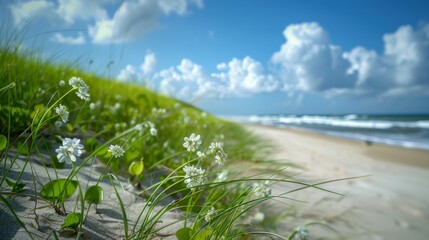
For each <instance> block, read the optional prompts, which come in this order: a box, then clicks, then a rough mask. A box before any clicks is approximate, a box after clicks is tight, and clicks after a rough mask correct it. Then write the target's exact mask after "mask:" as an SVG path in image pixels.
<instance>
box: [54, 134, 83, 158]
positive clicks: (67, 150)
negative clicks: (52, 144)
mask: <svg viewBox="0 0 429 240" xmlns="http://www.w3.org/2000/svg"><path fill="white" fill-rule="evenodd" d="M79 142H80V140H79V139H77V138H73V139H70V138H65V139H64V140H63V145H62V146H59V147H58V148H57V149H56V150H55V152H56V153H58V154H57V158H58V162H60V163H62V162H66V163H71V162H76V157H80V155H82V153H83V145H82V144H80V143H79Z"/></svg>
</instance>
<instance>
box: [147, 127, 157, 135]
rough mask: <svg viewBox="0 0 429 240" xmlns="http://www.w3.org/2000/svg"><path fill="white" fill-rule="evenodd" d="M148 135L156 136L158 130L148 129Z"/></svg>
mask: <svg viewBox="0 0 429 240" xmlns="http://www.w3.org/2000/svg"><path fill="white" fill-rule="evenodd" d="M149 131H150V135H152V136H156V134H158V130H156V128H153V127H152V128H150V130H149Z"/></svg>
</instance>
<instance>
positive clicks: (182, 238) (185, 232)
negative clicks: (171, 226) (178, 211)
mask: <svg viewBox="0 0 429 240" xmlns="http://www.w3.org/2000/svg"><path fill="white" fill-rule="evenodd" d="M191 233H192V230H191V229H190V228H187V227H184V228H181V229H179V230H177V231H176V237H177V239H178V240H190V239H191Z"/></svg>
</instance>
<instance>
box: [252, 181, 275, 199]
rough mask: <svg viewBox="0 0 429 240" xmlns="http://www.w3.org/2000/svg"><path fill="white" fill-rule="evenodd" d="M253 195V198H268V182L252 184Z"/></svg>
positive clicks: (269, 192)
mask: <svg viewBox="0 0 429 240" xmlns="http://www.w3.org/2000/svg"><path fill="white" fill-rule="evenodd" d="M253 194H254V196H255V197H257V198H258V197H268V196H270V195H271V188H270V187H269V182H268V181H264V182H262V183H254V184H253Z"/></svg>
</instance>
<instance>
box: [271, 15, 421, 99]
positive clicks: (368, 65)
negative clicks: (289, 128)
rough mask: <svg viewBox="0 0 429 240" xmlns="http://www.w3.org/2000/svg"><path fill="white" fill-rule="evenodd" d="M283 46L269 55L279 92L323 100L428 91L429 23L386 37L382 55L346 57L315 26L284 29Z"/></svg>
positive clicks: (358, 50) (362, 52)
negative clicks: (322, 96) (315, 95)
mask: <svg viewBox="0 0 429 240" xmlns="http://www.w3.org/2000/svg"><path fill="white" fill-rule="evenodd" d="M283 35H284V37H285V39H286V42H285V43H284V44H283V45H282V46H281V48H280V50H279V51H277V52H275V53H274V54H273V55H272V58H271V61H272V63H273V64H274V65H275V66H279V76H280V78H281V79H282V80H283V90H288V91H313V92H322V93H324V94H325V95H326V96H336V95H344V94H355V95H361V94H374V95H378V94H380V95H383V96H392V95H400V94H407V93H410V92H423V93H428V92H429V90H428V89H429V86H428V85H429V78H428V77H427V76H428V73H429V70H428V69H429V24H424V25H421V26H419V27H418V28H417V29H413V28H412V27H411V26H401V27H400V28H398V30H397V31H396V32H394V33H389V34H385V35H384V36H383V40H384V52H383V53H382V54H378V53H377V52H376V51H374V50H368V49H366V48H364V47H361V46H358V47H355V48H353V49H352V50H350V51H348V52H344V51H343V50H342V49H341V48H340V47H339V46H337V45H334V44H333V43H331V40H330V38H329V35H328V33H327V32H326V31H325V30H324V29H323V28H322V27H321V26H320V25H319V24H318V23H315V22H312V23H302V24H292V25H289V26H287V27H286V28H285V30H284V32H283Z"/></svg>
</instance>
